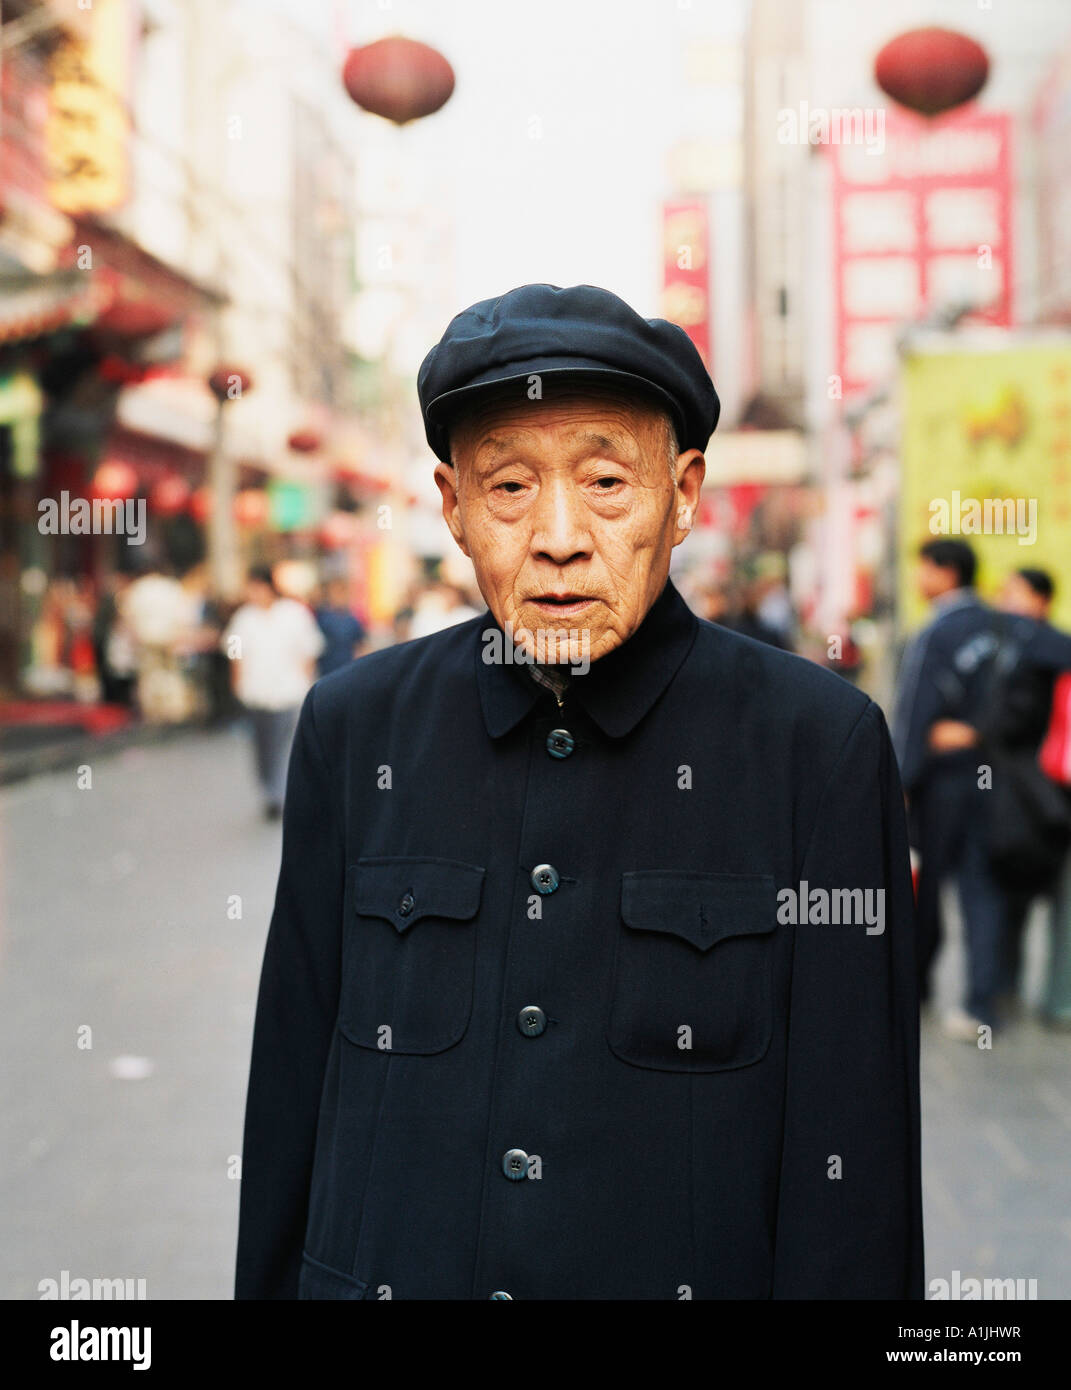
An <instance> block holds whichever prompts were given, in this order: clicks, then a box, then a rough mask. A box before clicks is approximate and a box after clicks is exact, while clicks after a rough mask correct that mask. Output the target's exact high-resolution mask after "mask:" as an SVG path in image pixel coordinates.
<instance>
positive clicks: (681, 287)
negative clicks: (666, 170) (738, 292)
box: [662, 198, 711, 371]
mask: <svg viewBox="0 0 1071 1390" xmlns="http://www.w3.org/2000/svg"><path fill="white" fill-rule="evenodd" d="M662 267H663V271H662V317H663V318H667V319H669V320H670V322H671V323H676V324H679V325H680V327H681V328H683V329H684V331H685V333H687V334H688V337H689V338H691V340H692V342H693V343H694V344H695V346H696V348H697V349H698V351H699V355H700V356H701V357H702V359H703V361H704V363H705V364H706V368H707V371H710V370H711V359H710V223H709V218H708V216H707V205H706V202H705V201H704V200H703V199H701V198H691V199H689V200H687V201H686V202H673V203H666V204H664V206H663V209H662Z"/></svg>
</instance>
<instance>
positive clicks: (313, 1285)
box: [298, 1251, 368, 1299]
mask: <svg viewBox="0 0 1071 1390" xmlns="http://www.w3.org/2000/svg"><path fill="white" fill-rule="evenodd" d="M298 1298H299V1299H305V1298H307V1299H314V1298H316V1299H319V1298H324V1299H328V1298H329V1299H342V1298H345V1299H367V1298H368V1285H367V1284H364V1283H362V1282H361V1280H360V1279H354V1277H353V1276H352V1274H345V1273H343V1271H342V1270H341V1269H332V1268H331V1267H330V1266H329V1265H324V1264H321V1263H320V1261H319V1260H314V1259H313V1258H312V1256H311V1255H310V1254H309V1253H308V1252H307V1251H302V1255H301V1272H300V1274H299V1275H298Z"/></svg>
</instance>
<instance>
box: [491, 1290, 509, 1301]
mask: <svg viewBox="0 0 1071 1390" xmlns="http://www.w3.org/2000/svg"><path fill="white" fill-rule="evenodd" d="M490 1297H491V1298H497V1299H500V1300H501V1299H503V1298H504V1299H506V1301H507V1302H509V1303H512V1302H513V1295H512V1294H511V1293H507V1292H506V1291H505V1289H495V1291H494V1293H493V1294H491V1295H490Z"/></svg>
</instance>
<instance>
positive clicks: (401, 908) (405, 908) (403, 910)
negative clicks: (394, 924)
mask: <svg viewBox="0 0 1071 1390" xmlns="http://www.w3.org/2000/svg"><path fill="white" fill-rule="evenodd" d="M415 902H416V899H415V898H414V897H413V895H412V893H406V894H405V895H404V896H403V898H402V900H401V902H400V903H399V904H398V916H399V917H408V916H409V914H410V912H412V910H413V904H414V903H415Z"/></svg>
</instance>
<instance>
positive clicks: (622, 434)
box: [448, 382, 670, 454]
mask: <svg viewBox="0 0 1071 1390" xmlns="http://www.w3.org/2000/svg"><path fill="white" fill-rule="evenodd" d="M546 385H547V383H544V384H543V386H544V389H543V390H542V391H541V392H540V394H538V395H537V396H535V397H534V398H532V397H530V396H529V394H528V392H529V390H531V389H533V388H531V387H525V388H523V389H522V388H518V387H515V386H511V387H509V388H508V389H503V388H502V387H493V388H489V389H488V391H487V392H486V393H482V394H479V395H475V396H473V397H472V398H470V399H467V400H466V401H465V402H464V404H463V405H462V406H461V407H459V409H458V411H457V412H456V414H455V415H454V416H453V418H452V419H451V420H450V421H449V423H448V429H449V434H450V443H451V451H452V452H454V451H456V450H457V448H458V447H459V446H460V447H462V448H463V449H464V450H465V451H466V452H468V451H470V450H476V449H479V450H480V451H481V452H483V451H484V450H487V451H493V450H495V449H499V450H501V449H504V448H508V447H509V446H510V445H511V444H514V443H518V442H521V441H522V440H524V439H525V438H527V439H529V440H532V439H534V438H535V437H536V435H537V433H538V432H539V431H540V430H543V429H546V428H553V429H555V430H567V431H569V432H570V433H571V434H572V435H574V436H575V437H576V439H577V442H578V443H583V444H587V445H590V446H591V447H592V448H593V449H596V450H599V449H602V450H607V449H609V450H622V451H624V452H627V453H632V454H642V453H643V452H645V450H646V449H647V448H648V447H655V448H657V447H658V442H659V441H660V440H661V439H663V438H664V437H665V432H666V428H667V426H668V425H669V423H670V421H669V416H668V414H667V413H666V411H665V409H664V407H663V406H662V405H661V404H660V403H659V402H658V401H657V400H656V399H655V398H654V397H653V396H650V397H648V396H647V395H646V394H645V393H643V392H641V391H635V392H634V391H631V390H630V391H628V392H626V391H624V390H622V389H620V388H612V387H602V386H594V385H591V384H589V383H587V382H582V383H581V382H577V383H573V384H564V383H555V384H554V386H553V388H552V389H549V390H548V389H545V388H546Z"/></svg>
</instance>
